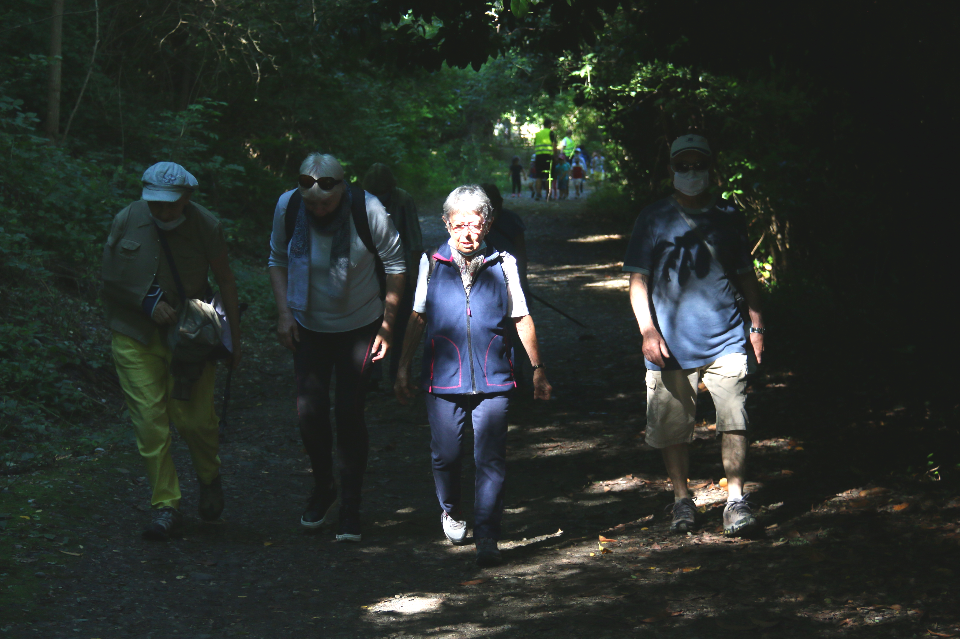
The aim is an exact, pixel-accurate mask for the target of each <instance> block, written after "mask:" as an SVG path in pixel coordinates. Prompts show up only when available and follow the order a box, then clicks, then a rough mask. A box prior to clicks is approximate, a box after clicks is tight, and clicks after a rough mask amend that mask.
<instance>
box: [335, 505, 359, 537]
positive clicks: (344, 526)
mask: <svg viewBox="0 0 960 639" xmlns="http://www.w3.org/2000/svg"><path fill="white" fill-rule="evenodd" d="M337 541H352V542H354V543H359V541H360V513H352V512H348V513H344V512H343V510H342V509H341V511H340V527H339V528H338V529H337Z"/></svg>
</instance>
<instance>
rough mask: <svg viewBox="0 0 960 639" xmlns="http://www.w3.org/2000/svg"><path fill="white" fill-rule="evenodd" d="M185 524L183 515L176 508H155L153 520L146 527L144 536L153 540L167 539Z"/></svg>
mask: <svg viewBox="0 0 960 639" xmlns="http://www.w3.org/2000/svg"><path fill="white" fill-rule="evenodd" d="M182 525H183V515H181V514H180V511H179V510H177V509H176V508H170V507H169V506H168V507H166V508H155V509H154V511H153V521H152V522H150V525H149V526H147V527H146V528H144V530H143V538H144V539H150V540H152V541H166V540H168V539H170V536H171V535H174V534H176V533H177V532H178V531H179V530H180V527H181V526H182Z"/></svg>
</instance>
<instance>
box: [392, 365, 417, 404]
mask: <svg viewBox="0 0 960 639" xmlns="http://www.w3.org/2000/svg"><path fill="white" fill-rule="evenodd" d="M393 392H394V394H395V395H396V396H397V401H398V402H400V403H401V404H402V405H403V406H406V405H407V404H408V403H409V402H410V400H411V399H413V398H414V396H416V394H417V388H416V386H414V385H413V382H411V380H410V367H409V366H401V367H400V368H398V369H397V381H396V382H395V383H394V384H393Z"/></svg>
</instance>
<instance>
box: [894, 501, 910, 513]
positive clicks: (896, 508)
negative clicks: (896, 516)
mask: <svg viewBox="0 0 960 639" xmlns="http://www.w3.org/2000/svg"><path fill="white" fill-rule="evenodd" d="M909 507H910V502H907V501H905V502H903V503H902V504H897V505H896V506H894V507H893V512H895V513H898V512H900V511H901V510H906V509H907V508H909Z"/></svg>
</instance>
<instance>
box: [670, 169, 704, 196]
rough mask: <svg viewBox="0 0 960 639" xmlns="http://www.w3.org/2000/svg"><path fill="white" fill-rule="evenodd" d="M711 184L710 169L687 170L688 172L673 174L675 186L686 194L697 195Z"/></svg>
mask: <svg viewBox="0 0 960 639" xmlns="http://www.w3.org/2000/svg"><path fill="white" fill-rule="evenodd" d="M709 185H710V171H709V170H703V171H687V172H686V173H674V174H673V186H674V188H675V189H677V190H678V191H680V192H681V193H683V194H684V195H689V196H690V197H696V196H698V195H700V194H701V193H703V192H704V191H706V190H707V187H708V186H709Z"/></svg>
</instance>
